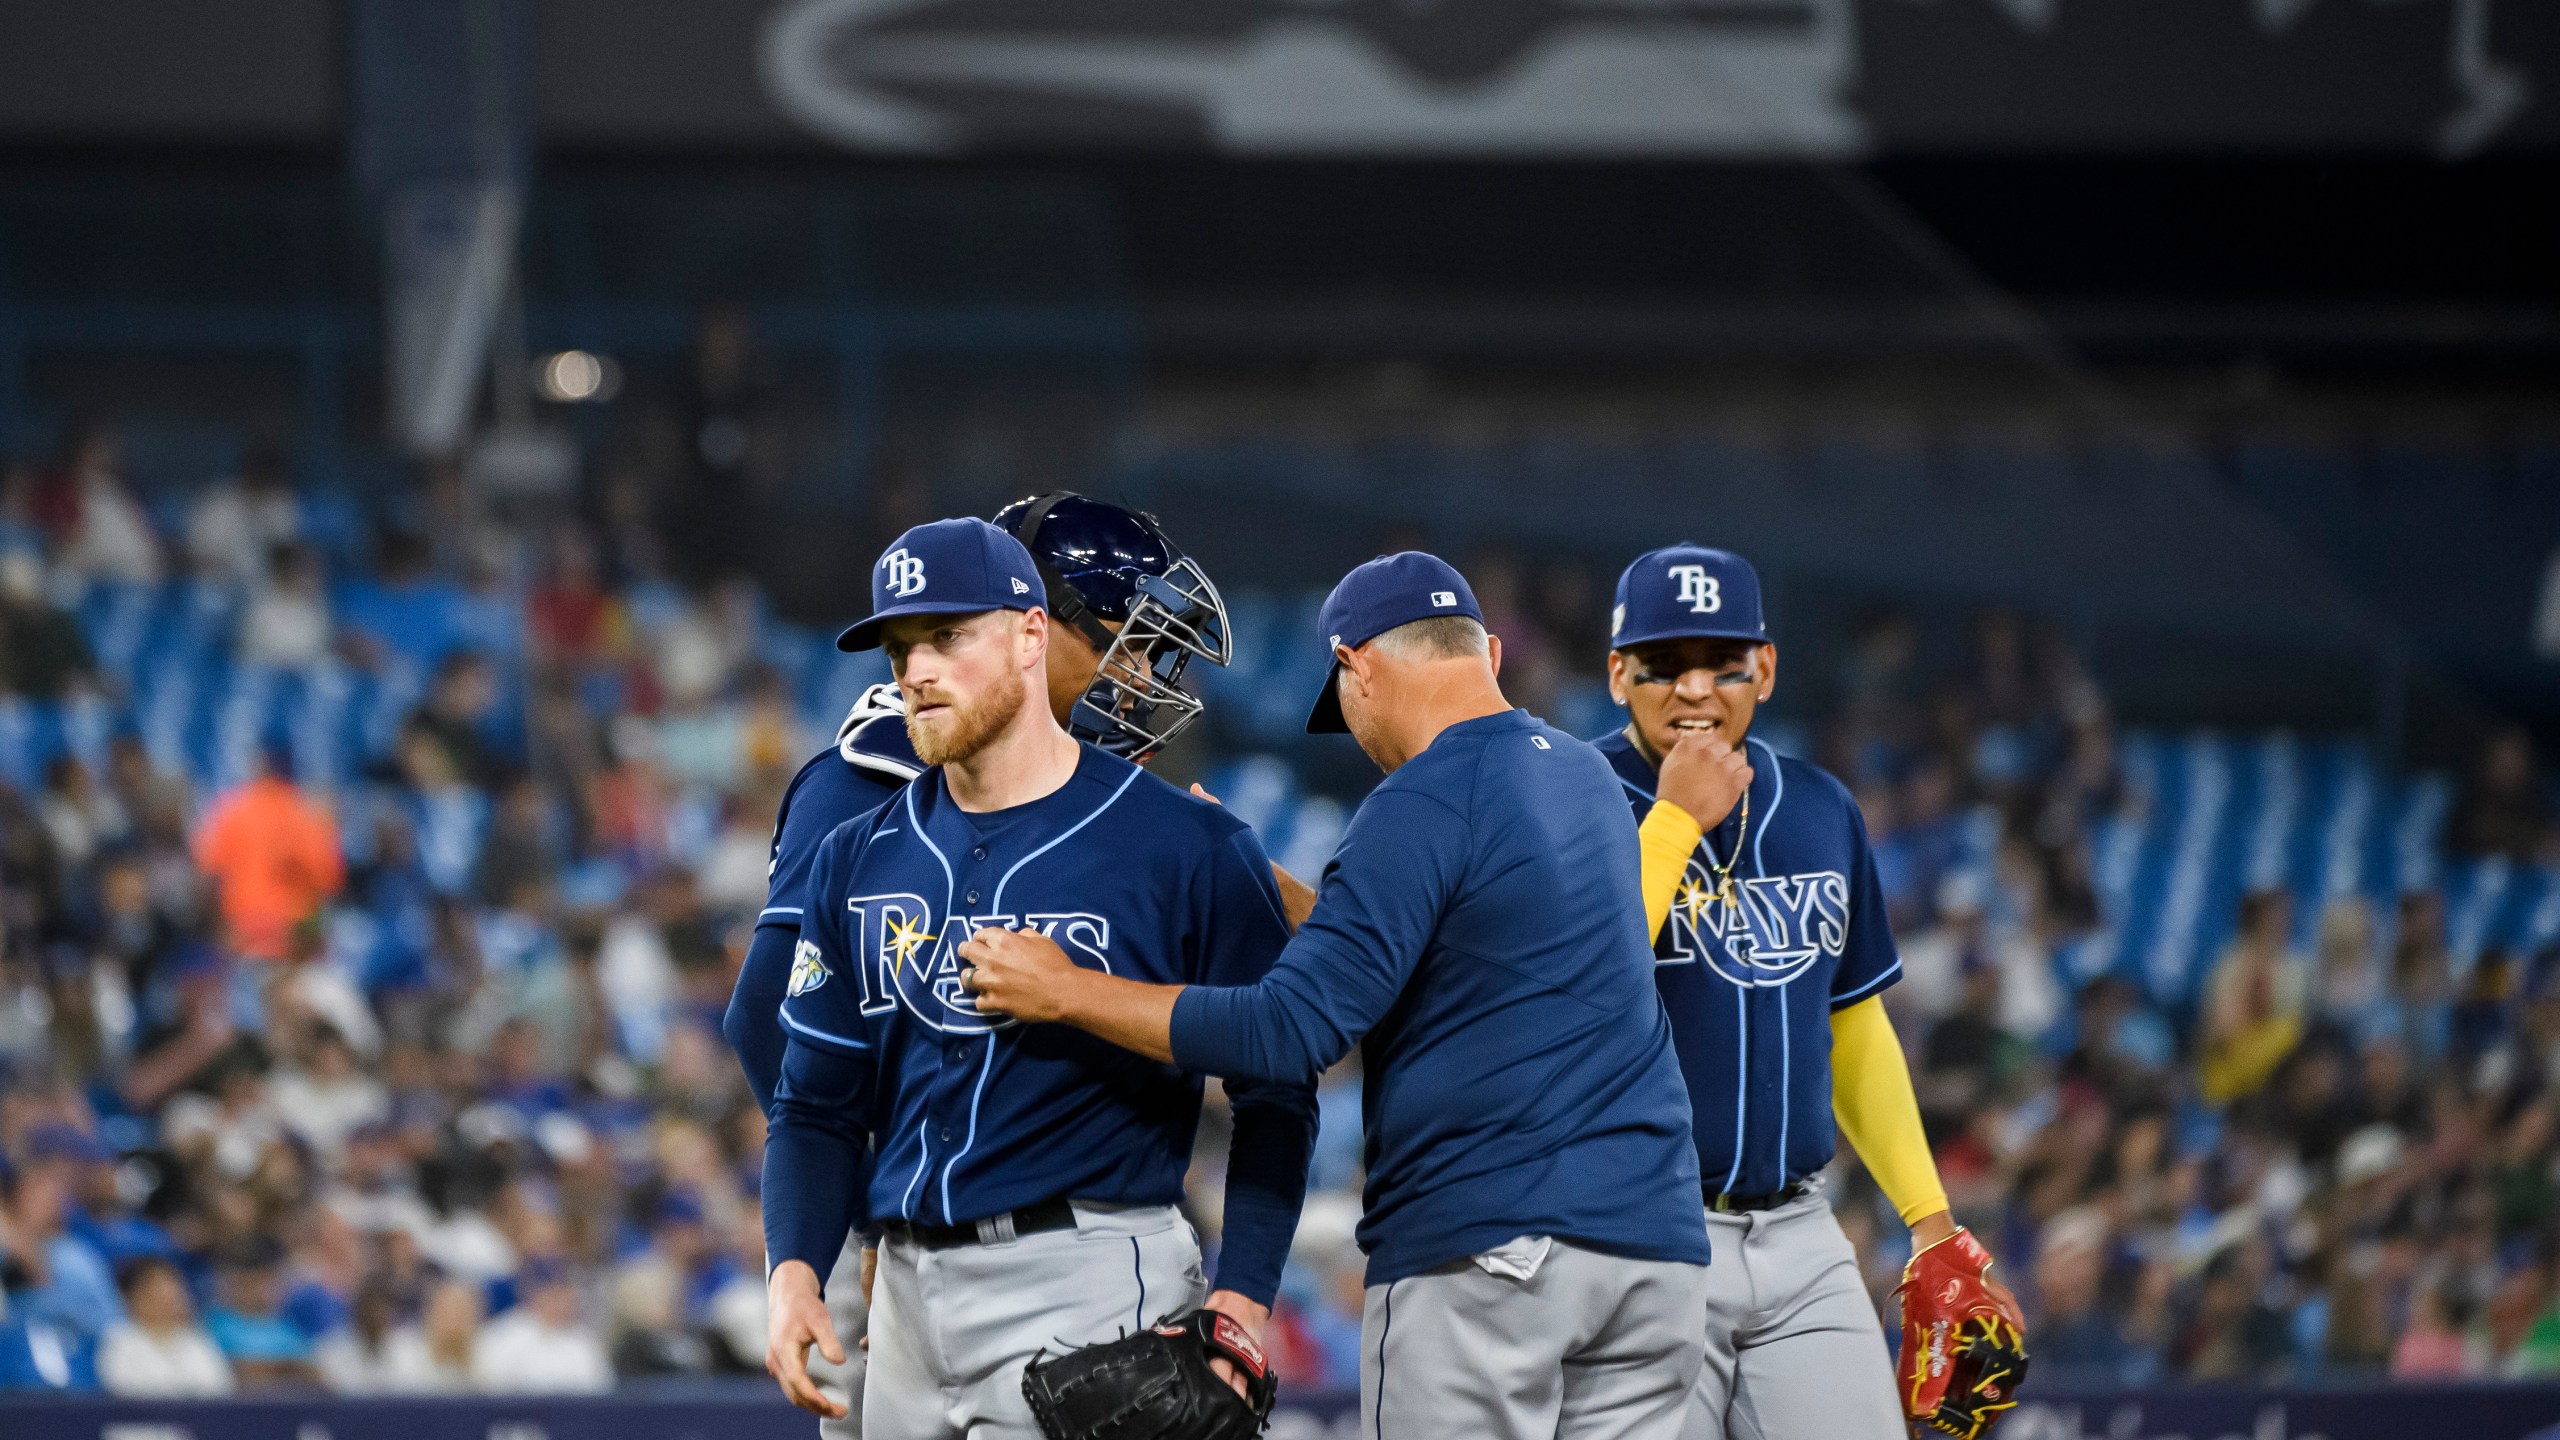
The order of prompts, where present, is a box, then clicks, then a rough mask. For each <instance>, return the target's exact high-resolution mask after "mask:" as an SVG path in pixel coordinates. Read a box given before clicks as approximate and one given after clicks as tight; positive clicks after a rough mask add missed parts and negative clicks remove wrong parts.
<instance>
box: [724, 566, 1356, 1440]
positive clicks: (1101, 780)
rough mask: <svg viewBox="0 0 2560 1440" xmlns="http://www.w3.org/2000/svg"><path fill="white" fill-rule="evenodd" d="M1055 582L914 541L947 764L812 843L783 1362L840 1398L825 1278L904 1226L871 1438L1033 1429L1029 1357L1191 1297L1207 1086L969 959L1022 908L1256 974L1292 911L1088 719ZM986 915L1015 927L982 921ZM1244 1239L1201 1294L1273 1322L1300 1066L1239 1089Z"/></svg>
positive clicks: (777, 1254)
mask: <svg viewBox="0 0 2560 1440" xmlns="http://www.w3.org/2000/svg"><path fill="white" fill-rule="evenodd" d="M1048 593H1053V592H1050V591H1049V590H1048V589H1047V587H1046V586H1045V585H1044V579H1043V577H1042V575H1041V574H1040V572H1039V569H1038V567H1037V565H1036V564H1035V562H1034V561H1033V559H1032V557H1031V555H1030V553H1029V552H1028V551H1027V550H1025V549H1024V548H1023V546H1022V544H1021V543H1020V542H1019V541H1017V540H1016V539H1014V538H1013V537H1012V536H1011V535H1009V534H1007V533H1005V532H1004V531H1003V530H1000V529H998V528H996V527H995V526H993V525H990V524H988V523H987V522H984V521H979V520H947V521H938V522H935V523H934V524H931V525H923V526H918V527H916V528H915V529H913V530H910V531H908V532H907V533H906V534H905V535H904V536H901V537H900V539H899V541H898V543H897V544H896V545H894V546H892V547H891V548H890V550H889V551H888V552H887V553H886V554H884V555H883V556H882V557H881V559H880V562H879V563H878V564H877V565H876V566H875V567H874V569H873V572H872V599H873V613H872V615H871V617H870V618H869V619H866V620H864V621H863V622H861V623H860V624H858V625H856V626H854V627H853V628H852V629H850V630H848V631H847V632H846V634H845V636H844V637H843V639H842V640H841V641H840V642H839V643H840V644H841V645H843V646H844V647H845V648H848V649H862V648H868V647H870V646H872V645H881V646H883V647H884V648H886V649H887V651H888V652H889V657H890V661H891V665H892V667H893V669H894V670H895V672H896V674H897V677H898V686H899V690H900V693H901V697H902V699H903V700H904V701H905V715H906V719H905V727H906V730H907V732H908V734H909V736H910V738H911V739H912V741H913V743H914V748H915V753H916V757H917V759H918V760H919V761H921V762H923V764H924V765H925V766H927V767H928V768H926V769H924V770H923V771H922V773H920V774H919V775H918V776H917V777H916V778H915V779H914V780H912V781H910V782H909V783H908V784H907V785H906V786H904V787H903V788H901V789H900V790H899V791H898V792H897V794H896V795H895V796H894V797H893V798H892V799H891V801H890V802H889V803H887V804H885V805H883V806H881V807H879V808H878V809H876V810H874V811H872V812H871V813H870V814H869V815H867V816H864V817H862V818H859V819H856V820H851V821H848V822H846V823H844V824H842V825H840V826H838V827H837V828H836V829H835V830H834V831H833V832H832V833H831V834H830V835H829V836H828V837H827V839H826V840H825V841H824V842H823V843H822V844H821V845H820V846H819V847H818V849H817V853H816V854H815V855H814V857H813V858H812V860H811V862H810V866H809V871H808V875H807V877H806V879H805V881H804V882H803V884H802V886H801V888H800V895H801V897H802V900H803V908H804V910H805V911H806V913H805V914H804V916H803V917H802V921H803V923H802V926H801V933H800V937H799V939H798V941H797V943H796V945H795V948H794V956H793V961H792V965H791V970H790V976H789V981H788V984H787V985H786V987H785V989H786V996H785V999H784V1000H783V1002H782V1005H781V1007H780V1009H779V1011H778V1012H777V1013H778V1014H779V1016H780V1018H781V1023H782V1026H783V1028H784V1030H785V1031H786V1032H787V1035H788V1038H787V1041H786V1043H785V1047H784V1051H783V1056H782V1063H781V1073H780V1079H779V1083H778V1084H777V1086H776V1089H775V1093H774V1101H773V1104H772V1107H771V1111H770V1113H771V1116H772V1128H771V1133H770V1136H769V1138H768V1140H767V1142H766V1148H765V1183H764V1214H765V1234H766V1243H767V1248H768V1251H769V1253H770V1254H771V1256H772V1258H773V1260H774V1271H773V1276H772V1280H771V1324H770V1336H771V1340H770V1348H769V1351H768V1355H767V1362H768V1364H769V1365H770V1366H771V1367H772V1369H773V1371H774V1373H775V1375H776V1376H777V1377H778V1378H779V1379H780V1380H781V1382H782V1385H783V1389H784V1391H785V1393H786V1394H787V1395H789V1396H790V1398H791V1399H792V1400H793V1402H794V1403H796V1404H798V1405H800V1406H801V1407H802V1408H804V1409H808V1410H811V1411H814V1412H816V1413H818V1414H821V1415H833V1414H837V1413H840V1412H841V1409H842V1407H841V1406H840V1405H838V1404H837V1403H836V1402H833V1401H831V1400H830V1399H828V1398H827V1397H826V1396H825V1395H823V1394H822V1393H821V1392H820V1391H819V1389H818V1388H817V1386H816V1385H815V1384H813V1383H812V1381H811V1379H810V1377H809V1376H808V1374H807V1371H806V1369H805V1357H806V1355H807V1352H808V1349H809V1347H810V1346H811V1345H812V1344H814V1345H816V1346H817V1348H818V1349H819V1351H820V1352H821V1353H822V1354H824V1355H826V1356H827V1358H828V1359H830V1360H835V1361H839V1362H840V1361H841V1360H842V1359H843V1352H842V1347H841V1346H840V1345H839V1343H838V1341H837V1338H836V1335H835V1333H834V1331H833V1327H832V1326H831V1324H830V1322H829V1317H828V1314H827V1311H826V1307H825V1303H824V1301H823V1299H822V1287H821V1285H820V1281H819V1278H818V1277H819V1275H820V1274H821V1273H822V1272H823V1271H824V1270H825V1269H827V1268H828V1267H830V1266H832V1265H833V1264H834V1262H835V1261H836V1259H837V1257H838V1255H839V1253H840V1251H841V1249H842V1247H843V1245H844V1242H845V1239H846V1236H847V1234H848V1233H849V1232H850V1230H851V1229H852V1228H853V1227H854V1225H855V1224H856V1223H858V1222H861V1221H864V1220H866V1219H867V1220H868V1221H869V1222H871V1223H873V1224H875V1225H877V1226H878V1227H879V1229H880V1230H881V1232H882V1239H881V1244H880V1248H879V1271H878V1280H877V1283H876V1286H875V1288H874V1290H873V1308H872V1312H871V1316H870V1374H869V1378H868V1383H867V1385H866V1387H865V1392H864V1396H863V1433H864V1434H865V1435H866V1436H868V1437H869V1440H910V1437H913V1440H925V1437H934V1440H939V1437H945V1436H968V1437H971V1440H1031V1437H1033V1436H1035V1435H1037V1433H1038V1431H1037V1430H1036V1428H1035V1425H1034V1421H1033V1419H1032V1416H1031V1414H1030V1411H1029V1408H1028V1406H1027V1404H1026V1402H1025V1400H1024V1398H1023V1394H1022V1370H1023V1366H1024V1364H1025V1362H1027V1361H1028V1360H1030V1359H1031V1358H1032V1357H1033V1356H1034V1355H1035V1354H1037V1353H1038V1352H1040V1351H1042V1350H1047V1351H1050V1352H1052V1353H1055V1352H1058V1351H1061V1350H1066V1349H1071V1348H1074V1347H1077V1346H1081V1345H1086V1344H1091V1343H1094V1342H1097V1341H1104V1340H1109V1339H1111V1338H1113V1337H1114V1336H1115V1335H1118V1334H1120V1333H1122V1332H1125V1331H1127V1330H1130V1329H1133V1328H1136V1327H1139V1326H1144V1325H1148V1324H1151V1323H1153V1322H1154V1321H1156V1320H1158V1319H1160V1318H1162V1317H1164V1316H1166V1315H1169V1314H1174V1313H1178V1312H1181V1311H1184V1310H1188V1309H1191V1308H1193V1307H1195V1306H1198V1305H1200V1304H1201V1303H1202V1301H1203V1296H1204V1292H1207V1291H1208V1285H1207V1282H1206V1280H1205V1279H1204V1277H1203V1276H1202V1273H1201V1265H1200V1251H1199V1245H1198V1241H1197V1238H1196V1237H1195V1236H1194V1235H1193V1234H1192V1232H1191V1229H1190V1226H1189V1225H1188V1224H1187V1223H1185V1222H1184V1220H1183V1219H1182V1216H1181V1214H1180V1212H1179V1211H1178V1210H1176V1209H1175V1208H1174V1204H1175V1201H1177V1200H1178V1199H1179V1198H1180V1196H1181V1193H1182V1181H1183V1174H1184V1170H1185V1168H1186V1166H1187V1163H1188V1160H1189V1156H1190V1149H1191V1139H1192V1133H1193V1129H1194V1127H1195V1126H1196V1124H1197V1123H1198V1117H1199V1106H1200V1091H1201V1084H1200V1080H1199V1078H1198V1075H1197V1074H1196V1073H1192V1072H1188V1071H1185V1070H1182V1069H1176V1068H1173V1067H1169V1066H1164V1065H1159V1064H1151V1063H1147V1062H1144V1061H1141V1060H1137V1059H1135V1058H1133V1057H1131V1056H1128V1055H1126V1054H1123V1053H1121V1052H1119V1051H1116V1050H1113V1049H1111V1048H1110V1047H1108V1046H1105V1045H1103V1044H1100V1043H1099V1042H1096V1041H1093V1040H1090V1039H1086V1038H1084V1037H1080V1036H1075V1035H1072V1034H1069V1033H1067V1032H1064V1031H1058V1030H1026V1029H1022V1028H1020V1027H1017V1026H1015V1025H1013V1024H1011V1023H1010V1022H1007V1021H1004V1020H1001V1019H997V1018H991V1017H988V1016H984V1015H981V1014H980V1013H979V1012H978V1010H977V1007H976V1006H975V1004H974V1003H973V1002H972V1001H971V1000H970V999H969V997H968V996H966V995H965V994H963V993H962V992H961V990H960V988H959V982H958V962H957V960H956V959H955V956H954V951H955V949H956V947H957V946H958V945H959V944H960V942H961V941H962V940H964V939H965V938H967V936H968V935H969V933H970V932H971V931H972V930H976V931H978V933H980V934H981V935H984V934H989V933H993V929H994V928H1006V927H1013V926H1017V925H1018V926H1021V927H1023V929H1024V930H1026V931H1027V932H1031V933H1037V934H1040V935H1042V936H1045V937H1049V938H1050V939H1051V940H1052V941H1053V942H1054V943H1057V944H1060V945H1064V946H1067V947H1071V948H1072V949H1073V950H1074V952H1075V953H1076V955H1077V956H1078V961H1077V963H1081V964H1086V965H1092V966H1095V967H1097V968H1099V969H1102V970H1108V971H1110V972H1113V973H1117V974H1122V975H1129V976H1134V977H1139V978H1142V979H1145V980H1149V981H1158V982H1163V981H1175V982H1190V983H1199V982H1217V983H1227V984H1242V983H1249V982H1251V981H1252V980H1254V979H1256V978H1258V977H1259V976H1260V975H1261V974H1262V973H1263V972H1264V971H1265V969H1266V968H1267V967H1268V965H1269V964H1270V962H1271V960H1272V959H1273V957H1274V956H1276V955H1277V954H1278V952H1279V950H1280V948H1281V946H1282V944H1283V943H1284V941H1285V940H1286V937H1287V927H1286V923H1285V921H1284V919H1283V917H1282V914H1281V910H1280V902H1279V896H1278V894H1277V892H1276V890H1275V888H1274V886H1273V883H1272V879H1271V872H1270V867H1269V862H1268V860H1267V859H1265V858H1264V856H1263V853H1262V850H1261V847H1260V846H1259V845H1258V844H1257V843H1256V842H1255V840H1254V838H1253V835H1252V833H1251V831H1249V830H1248V829H1246V827H1245V826H1244V825H1242V824H1241V823H1240V822H1237V821H1236V820H1234V819H1232V818H1231V817H1229V816H1227V815H1226V814H1225V812H1223V811H1222V810H1220V809H1218V808H1217V807H1216V806H1213V805H1210V804H1208V803H1206V802H1203V801H1200V800H1196V799H1193V798H1191V797H1188V796H1185V795H1182V794H1181V793H1179V792H1177V791H1175V790H1174V789H1173V788H1172V787H1170V786H1168V785H1166V784H1164V783H1163V782H1162V781H1159V780H1156V779H1154V778H1153V777H1150V776H1148V775H1146V774H1145V773H1144V772H1143V771H1141V770H1139V769H1138V768H1137V767H1136V766H1134V765H1132V764H1130V763H1129V762H1128V761H1127V760H1124V759H1121V758H1119V757H1116V756H1113V755H1111V754H1108V753H1106V752H1105V751H1104V750H1102V749H1100V748H1098V747H1096V746H1094V745H1091V744H1086V743H1082V742H1079V741H1077V740H1076V739H1074V738H1073V737H1072V736H1070V735H1069V734H1068V733H1067V732H1066V731H1065V730H1063V729H1062V728H1060V726H1059V725H1058V722H1057V720H1056V718H1055V716H1054V715H1053V714H1052V712H1051V710H1050V707H1048V706H1046V705H1040V704H1035V703H1033V702H1032V701H1031V700H1030V698H1029V697H1030V694H1031V687H1032V686H1033V685H1034V684H1045V669H1044V667H1045V664H1046V657H1047V649H1048V646H1049V644H1050V643H1051V638H1052V636H1053V634H1054V627H1053V626H1052V624H1051V621H1050V617H1049V615H1048V613H1047V611H1046V609H1045V608H1044V605H1043V602H1044V598H1045V596H1046V594H1048ZM990 927H992V928H990ZM1229 1094H1230V1097H1231V1099H1232V1101H1233V1104H1234V1109H1235V1135H1234V1141H1233V1146H1232V1150H1231V1154H1230V1159H1229V1163H1228V1185H1227V1199H1226V1207H1225V1210H1226V1230H1225V1248H1224V1250H1223V1252H1222V1254H1221V1258H1220V1267H1219V1268H1220V1275H1219V1288H1218V1290H1217V1291H1216V1292H1215V1293H1209V1294H1207V1295H1206V1303H1207V1305H1208V1306H1209V1307H1210V1308H1211V1309H1213V1310H1217V1311H1220V1312H1223V1313H1225V1314H1227V1315H1230V1316H1233V1317H1235V1318H1236V1319H1237V1320H1239V1321H1241V1322H1243V1324H1244V1326H1245V1328H1246V1329H1247V1331H1248V1332H1249V1333H1250V1334H1251V1335H1253V1336H1255V1337H1258V1336H1259V1333H1260V1330H1261V1327H1262V1324H1263V1323H1264V1321H1265V1320H1266V1319H1267V1317H1268V1313H1269V1312H1268V1309H1267V1307H1268V1305H1269V1303H1270V1299H1271V1296H1272V1294H1273V1292H1274V1291H1275V1290H1276V1288H1277V1286H1278V1283H1279V1277H1280V1269H1281V1265H1282V1262H1283V1260H1284V1259H1285V1257H1286V1255H1287V1251H1288V1246H1289V1241H1290V1238H1291V1235H1292V1234H1293V1232H1294V1231H1295V1229H1296V1224H1297V1215H1298V1206H1299V1202H1300V1200H1301V1198H1302V1194H1303V1191H1304V1187H1305V1178H1306V1163H1307V1155H1308V1151H1309V1149H1310V1148H1311V1146H1312V1144H1313V1140H1314V1133H1315V1103H1314V1096H1313V1090H1312V1086H1311V1085H1310V1084H1307V1083H1296V1084H1289V1083H1252V1082H1245V1083H1239V1084H1236V1085H1233V1086H1231V1087H1230V1088H1229Z"/></svg>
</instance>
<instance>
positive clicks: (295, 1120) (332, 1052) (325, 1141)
mask: <svg viewBox="0 0 2560 1440" xmlns="http://www.w3.org/2000/svg"><path fill="white" fill-rule="evenodd" d="M303 1054H304V1059H303V1063H302V1064H300V1065H297V1066H293V1067H291V1068H288V1069H286V1070H285V1071H283V1072H282V1073H281V1074H279V1075H277V1076H276V1077H275V1079H274V1080H273V1082H271V1083H270V1084H269V1085H268V1087H267V1092H268V1098H269V1100H270V1102H271V1103H273V1105H274V1106H275V1111H276V1118H277V1119H279V1120H281V1121H282V1122H284V1127H285V1129H287V1130H288V1131H291V1132H292V1133H293V1134H295V1135H297V1136H299V1137H301V1138H302V1140H303V1141H304V1142H305V1143H306V1144H308V1145H310V1146H311V1148H312V1149H313V1150H314V1151H316V1152H318V1154H319V1155H320V1158H321V1159H322V1160H323V1161H324V1162H327V1161H334V1160H336V1159H337V1158H338V1157H339V1156H340V1155H341V1154H342V1153H344V1151H345V1149H346V1142H347V1137H348V1136H349V1135H351V1134H353V1133H355V1132H356V1131H357V1130H358V1129H360V1128H362V1127H364V1126H366V1125H370V1124H373V1123H374V1122H376V1121H378V1120H383V1119H386V1118H388V1117H389V1115H390V1113H391V1100H390V1097H389V1095H387V1094H386V1093H385V1092H384V1090H383V1088H382V1082H380V1081H378V1080H376V1079H374V1078H373V1077H372V1076H370V1075H367V1074H365V1073H364V1072H363V1070H361V1069H360V1068H358V1065H357V1061H356V1050H355V1047H354V1046H353V1045H350V1044H348V1043H347V1037H345V1036H344V1035H341V1034H339V1033H338V1031H337V1029H336V1027H334V1026H331V1025H329V1024H328V1023H326V1022H325V1021H322V1022H316V1023H315V1024H313V1025H312V1026H311V1028H310V1039H309V1041H308V1043H307V1044H306V1045H305V1046H304V1052H303Z"/></svg>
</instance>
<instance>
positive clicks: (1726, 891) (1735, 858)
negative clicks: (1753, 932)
mask: <svg viewBox="0 0 2560 1440" xmlns="http://www.w3.org/2000/svg"><path fill="white" fill-rule="evenodd" d="M1716 828H1717V829H1719V830H1721V829H1723V828H1724V826H1723V825H1722V824H1721V823H1719V824H1718V825H1717V826H1716ZM1750 833H1751V790H1750V788H1749V787H1748V786H1746V787H1744V789H1743V792H1742V825H1741V827H1740V828H1739V829H1737V830H1735V831H1734V832H1733V852H1732V854H1731V855H1729V856H1728V857H1726V859H1725V862H1724V864H1723V865H1722V866H1721V867H1719V866H1718V865H1717V864H1716V847H1714V846H1713V845H1709V844H1707V842H1706V836H1704V835H1701V836H1699V837H1698V843H1699V845H1700V846H1702V847H1703V848H1704V849H1705V850H1706V852H1707V868H1708V869H1709V870H1711V871H1713V872H1714V873H1715V880H1716V888H1715V898H1716V899H1718V900H1721V901H1723V902H1724V903H1725V904H1727V905H1730V904H1732V903H1733V867H1734V866H1736V865H1738V864H1740V863H1742V842H1743V839H1744V837H1746V836H1748V835H1749V834H1750Z"/></svg>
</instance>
